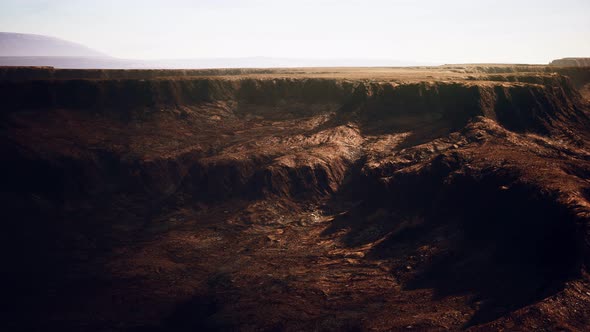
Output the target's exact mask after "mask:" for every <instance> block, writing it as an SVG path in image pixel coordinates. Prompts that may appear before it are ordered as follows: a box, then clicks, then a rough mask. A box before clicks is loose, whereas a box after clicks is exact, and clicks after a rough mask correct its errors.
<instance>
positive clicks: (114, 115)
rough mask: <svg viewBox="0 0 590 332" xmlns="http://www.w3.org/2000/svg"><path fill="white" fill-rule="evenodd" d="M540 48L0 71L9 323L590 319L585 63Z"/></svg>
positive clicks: (555, 324) (106, 326)
mask: <svg viewBox="0 0 590 332" xmlns="http://www.w3.org/2000/svg"><path fill="white" fill-rule="evenodd" d="M554 70H555V72H553V69H550V68H547V67H530V66H496V67H494V66H447V67H440V68H415V69H385V68H380V69H375V68H374V69H321V68H317V69H307V70H277V71H269V70H265V71H255V70H250V71H240V70H234V71H231V70H230V71H219V72H213V71H202V72H198V71H197V72H184V73H183V74H182V77H173V76H180V74H179V72H175V73H174V75H172V73H170V72H165V71H164V72H162V71H154V72H144V73H142V72H140V71H139V72H138V71H133V72H124V71H112V72H111V71H86V72H84V71H56V70H50V69H46V68H45V69H43V68H38V69H4V70H0V73H1V75H0V77H2V78H3V79H2V80H0V87H1V88H0V95H1V96H0V97H1V99H2V101H1V102H2V103H3V104H4V105H5V106H4V107H3V111H2V115H1V116H2V122H1V130H0V135H1V136H2V140H1V141H0V149H2V150H1V152H2V156H3V157H4V159H3V160H4V162H3V164H4V170H3V172H2V179H1V180H2V183H3V184H4V185H3V187H2V188H3V189H2V191H1V192H0V195H1V196H2V199H3V201H4V202H5V204H6V205H5V208H4V209H3V210H4V211H3V217H2V220H4V221H3V223H4V224H5V225H6V227H5V228H4V230H3V239H2V243H3V245H4V248H3V251H2V252H3V253H4V255H5V257H4V260H3V262H4V267H5V271H6V272H5V275H6V276H7V277H8V278H7V279H8V282H5V285H6V286H7V288H8V289H7V290H6V293H5V294H7V295H8V296H7V297H6V299H7V300H6V301H5V304H6V307H7V308H6V310H4V312H5V317H4V318H3V321H4V324H7V327H8V329H9V330H39V331H47V330H59V331H169V330H172V331H203V330H240V331H254V330H256V331H258V330H280V331H282V330H286V331H307V330H312V331H313V330H322V331H342V330H363V331H364V330H374V331H389V330H429V331H430V330H433V331H438V330H445V331H446V330H461V329H467V330H475V331H479V330H481V331H488V330H506V331H519V330H520V331H523V330H524V331H528V330H531V331H533V330H534V331H557V330H571V331H583V330H587V329H588V327H589V326H590V309H588V308H590V275H589V274H588V273H587V264H588V262H589V258H590V256H589V255H590V252H589V249H590V247H589V244H590V242H589V240H590V237H589V236H590V235H589V234H588V229H587V225H588V218H589V217H590V202H589V199H590V132H589V131H588V128H589V127H588V126H589V125H590V118H589V116H590V113H589V106H590V104H589V103H588V99H587V98H588V95H587V92H588V85H587V84H588V82H590V79H587V78H588V77H589V74H588V72H590V70H588V69H585V68H575V69H559V68H557V69H554ZM45 71H47V72H45ZM19 73H21V74H19ZM19 75H21V76H19ZM84 75H86V76H87V77H88V78H91V79H84V77H83V76H84ZM126 75H129V77H126ZM141 75H145V76H144V78H142V76H141ZM564 75H567V76H564ZM69 76H74V77H69Z"/></svg>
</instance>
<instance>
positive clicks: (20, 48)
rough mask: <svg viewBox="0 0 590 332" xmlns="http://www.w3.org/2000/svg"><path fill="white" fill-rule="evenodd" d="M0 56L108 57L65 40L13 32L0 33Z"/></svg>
mask: <svg viewBox="0 0 590 332" xmlns="http://www.w3.org/2000/svg"><path fill="white" fill-rule="evenodd" d="M0 56H7V57H20V56H25V57H37V56H52V57H59V56H68V57H108V56H107V55H106V54H104V53H101V52H98V51H96V50H93V49H91V48H89V47H87V46H84V45H81V44H77V43H73V42H70V41H67V40H63V39H59V38H54V37H48V36H41V35H33V34H26V33H13V32H0Z"/></svg>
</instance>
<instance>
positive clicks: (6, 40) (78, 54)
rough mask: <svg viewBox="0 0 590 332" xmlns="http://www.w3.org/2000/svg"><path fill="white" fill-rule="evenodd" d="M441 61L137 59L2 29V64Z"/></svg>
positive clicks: (384, 62)
mask: <svg viewBox="0 0 590 332" xmlns="http://www.w3.org/2000/svg"><path fill="white" fill-rule="evenodd" d="M426 65H438V64H433V63H422V62H415V61H396V60H391V59H362V58H359V59H355V58H348V59H320V58H318V59H313V58H308V59H305V58H300V59H298V58H271V57H242V58H194V59H191V58H188V59H160V60H137V59H119V58H114V57H111V56H108V55H107V54H104V53H101V52H98V51H96V50H93V49H91V48H89V47H87V46H84V45H81V44H77V43H72V42H69V41H66V40H62V39H59V38H54V37H48V36H41V35H32V34H24V33H10V32H0V66H34V67H43V66H49V67H55V68H62V69H65V68H68V69H148V68H152V69H202V68H278V67H291V68H292V67H403V66H426Z"/></svg>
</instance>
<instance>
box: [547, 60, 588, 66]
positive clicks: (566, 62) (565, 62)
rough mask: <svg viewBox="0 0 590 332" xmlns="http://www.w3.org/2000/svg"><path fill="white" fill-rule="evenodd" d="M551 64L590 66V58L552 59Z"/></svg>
mask: <svg viewBox="0 0 590 332" xmlns="http://www.w3.org/2000/svg"><path fill="white" fill-rule="evenodd" d="M549 65H550V66H557V67H590V58H563V59H557V60H553V61H551V63H550V64H549Z"/></svg>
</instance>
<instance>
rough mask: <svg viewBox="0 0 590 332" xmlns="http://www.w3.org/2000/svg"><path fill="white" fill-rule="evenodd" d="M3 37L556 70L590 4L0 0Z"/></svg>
mask: <svg viewBox="0 0 590 332" xmlns="http://www.w3.org/2000/svg"><path fill="white" fill-rule="evenodd" d="M0 31H4V32H21V33H35V34H42V35H48V36H53V37H58V38H62V39H66V40H69V41H73V42H77V43H81V44H84V45H86V46H89V47H91V48H94V49H96V50H99V51H101V52H104V53H107V54H109V55H111V56H115V57H120V58H129V59H178V58H218V57H223V58H226V57H232V58H233V57H253V56H265V57H278V58H314V59H345V58H355V59H394V60H404V61H413V62H425V63H548V62H549V61H551V60H553V59H556V58H562V57H570V56H580V57H582V56H586V57H589V56H590V0H560V1H555V0H520V1H519V0H495V1H492V0H469V1H468V0H446V1H442V0H363V1H356V0H297V1H281V0H250V1H247V0H243V1H239V0H201V1H188V0H165V1H156V0H141V1H139V0H126V1H125V0H99V1H86V0H48V1H45V0H0Z"/></svg>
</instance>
